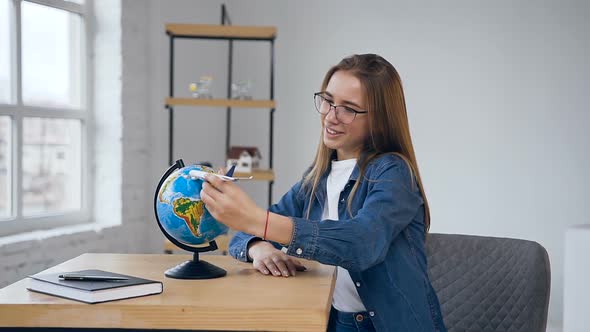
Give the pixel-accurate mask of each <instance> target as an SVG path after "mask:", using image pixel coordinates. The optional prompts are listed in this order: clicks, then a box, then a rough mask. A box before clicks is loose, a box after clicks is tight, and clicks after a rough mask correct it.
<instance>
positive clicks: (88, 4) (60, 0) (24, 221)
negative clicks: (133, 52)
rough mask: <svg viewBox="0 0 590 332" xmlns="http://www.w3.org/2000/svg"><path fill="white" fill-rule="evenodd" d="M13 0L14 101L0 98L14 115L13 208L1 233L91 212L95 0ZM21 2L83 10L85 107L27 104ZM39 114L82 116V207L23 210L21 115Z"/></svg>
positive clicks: (71, 220) (72, 220) (73, 220)
mask: <svg viewBox="0 0 590 332" xmlns="http://www.w3.org/2000/svg"><path fill="white" fill-rule="evenodd" d="M10 1H12V5H13V14H14V17H13V18H14V20H13V21H12V22H11V24H12V29H11V33H12V36H11V38H12V43H11V49H12V54H11V69H12V83H11V84H12V88H13V96H12V104H1V103H0V116H9V117H10V119H11V130H10V134H11V141H10V145H11V146H10V149H9V151H10V153H11V154H10V157H9V160H10V170H11V171H10V179H9V181H10V183H11V186H10V189H11V192H10V194H11V203H12V213H11V216H10V217H8V218H3V217H0V237H2V236H8V235H14V234H18V233H24V232H31V231H38V230H46V229H51V228H56V227H62V226H67V225H74V224H81V223H88V222H90V221H91V215H92V198H91V197H90V194H91V190H90V184H91V183H92V182H91V172H90V171H89V169H90V167H89V165H92V164H91V160H90V153H89V150H90V146H91V138H92V136H91V130H90V129H91V128H92V125H91V121H92V105H93V103H92V101H93V99H92V91H93V85H92V82H93V70H92V68H93V63H92V58H91V56H90V55H91V54H92V45H93V39H92V37H93V29H92V17H93V16H92V14H93V13H92V0H85V1H84V3H83V4H78V3H74V2H68V1H65V0H10ZM23 2H29V3H36V4H40V5H44V6H48V7H53V8H57V9H61V10H65V11H68V12H71V13H75V14H78V15H80V17H81V19H82V30H83V31H82V35H83V36H84V38H82V41H81V43H80V47H81V54H82V57H81V59H80V61H81V69H80V71H81V77H80V82H81V83H84V84H85V86H84V87H83V89H82V90H81V91H80V94H81V107H80V108H81V109H80V110H71V109H65V108H64V109H62V108H48V107H42V106H29V105H24V104H23V100H22V63H21V50H22V48H21V47H22V42H21V41H22V38H21V29H22V26H21V5H22V3H23ZM25 117H39V118H48V119H76V120H80V121H81V144H80V146H81V150H82V151H81V153H80V155H81V158H82V160H81V162H80V165H81V168H82V169H81V176H82V178H81V186H82V188H81V195H82V197H81V207H80V210H79V211H73V212H64V213H55V214H43V215H41V216H31V217H25V216H23V214H22V188H21V187H22V164H21V163H22V149H23V144H22V143H23V142H22V141H23V140H22V131H23V118H25Z"/></svg>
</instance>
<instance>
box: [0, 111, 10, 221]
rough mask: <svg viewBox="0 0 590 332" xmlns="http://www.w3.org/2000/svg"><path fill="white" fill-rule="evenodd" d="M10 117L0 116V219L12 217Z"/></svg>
mask: <svg viewBox="0 0 590 332" xmlns="http://www.w3.org/2000/svg"><path fill="white" fill-rule="evenodd" d="M10 122H11V121H10V117H8V116H0V218H6V217H9V216H10V215H11V206H12V199H11V196H12V195H11V190H10V188H12V187H11V183H10V179H11V172H10V166H11V160H12V158H11V155H12V154H11V153H10V147H11V142H10V138H11V133H10V129H11V128H10V126H11V124H10Z"/></svg>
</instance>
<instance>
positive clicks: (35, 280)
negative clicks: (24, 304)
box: [27, 270, 164, 303]
mask: <svg viewBox="0 0 590 332" xmlns="http://www.w3.org/2000/svg"><path fill="white" fill-rule="evenodd" d="M68 273H77V274H83V275H94V276H96V275H98V276H110V277H122V278H127V279H126V280H109V281H102V280H101V281H79V280H63V279H60V278H59V275H61V274H64V273H63V272H59V273H48V274H36V275H32V276H29V278H30V280H29V287H27V289H28V290H31V291H34V292H39V293H44V294H49V295H55V296H59V297H63V298H67V299H72V300H76V301H81V302H86V303H100V302H107V301H113V300H120V299H128V298H132V297H138V296H145V295H152V294H160V293H162V291H163V288H164V286H163V285H162V282H161V281H155V280H148V279H142V278H138V277H134V276H129V275H124V274H118V273H112V272H107V271H102V270H83V271H71V272H68Z"/></svg>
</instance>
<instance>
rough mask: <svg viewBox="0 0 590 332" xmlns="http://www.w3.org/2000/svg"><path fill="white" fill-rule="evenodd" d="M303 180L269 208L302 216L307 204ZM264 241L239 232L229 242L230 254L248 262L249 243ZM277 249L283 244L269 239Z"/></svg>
mask: <svg viewBox="0 0 590 332" xmlns="http://www.w3.org/2000/svg"><path fill="white" fill-rule="evenodd" d="M301 183H302V181H299V182H297V183H296V184H295V185H294V186H293V187H292V188H291V189H290V190H289V191H288V192H287V193H286V194H285V195H283V197H282V198H281V200H280V201H279V202H278V203H277V204H273V205H272V206H271V207H270V208H269V210H270V212H273V213H277V214H280V215H283V216H287V217H301V216H302V214H303V206H304V204H305V201H304V195H303V193H302V192H301ZM256 240H258V241H262V239H261V238H259V237H257V236H254V235H250V234H247V233H243V232H237V233H236V234H235V235H234V237H233V238H232V239H231V241H230V243H229V254H230V255H231V256H232V257H234V258H236V259H237V260H239V261H242V262H248V245H249V244H250V243H251V242H252V241H256ZM268 242H270V243H272V245H273V246H275V248H277V249H281V248H282V247H283V246H282V245H280V244H279V243H276V242H272V241H268Z"/></svg>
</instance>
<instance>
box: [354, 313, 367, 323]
mask: <svg viewBox="0 0 590 332" xmlns="http://www.w3.org/2000/svg"><path fill="white" fill-rule="evenodd" d="M354 318H355V319H356V321H357V322H362V321H363V319H365V317H363V315H361V314H356V316H355V317H354Z"/></svg>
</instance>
